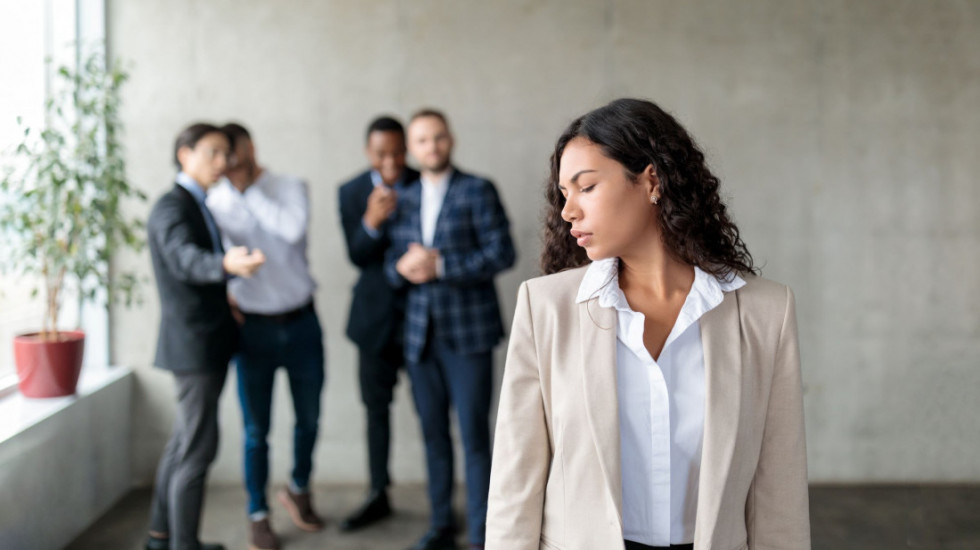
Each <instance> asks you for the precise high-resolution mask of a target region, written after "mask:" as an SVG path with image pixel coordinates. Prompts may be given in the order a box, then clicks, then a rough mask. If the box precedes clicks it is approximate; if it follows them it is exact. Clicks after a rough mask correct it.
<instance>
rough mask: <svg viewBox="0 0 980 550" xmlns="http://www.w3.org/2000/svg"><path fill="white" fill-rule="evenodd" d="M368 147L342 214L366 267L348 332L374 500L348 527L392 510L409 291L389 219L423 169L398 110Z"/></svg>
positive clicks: (357, 261)
mask: <svg viewBox="0 0 980 550" xmlns="http://www.w3.org/2000/svg"><path fill="white" fill-rule="evenodd" d="M365 154H366V155H367V158H368V161H369V162H370V164H371V168H370V169H369V170H367V171H365V172H363V173H362V174H360V175H359V176H357V177H355V178H354V179H352V180H350V181H348V182H347V183H345V184H343V185H342V186H341V187H340V191H339V199H340V200H339V202H340V219H341V223H342V225H343V227H344V238H345V239H346V242H347V255H348V256H350V260H351V262H353V263H354V265H356V266H357V267H358V268H360V270H361V275H360V277H359V278H358V280H357V284H356V285H355V286H354V296H353V299H352V300H351V307H350V316H349V317H348V320H347V337H348V338H350V339H351V341H353V342H354V343H355V344H357V348H358V376H359V378H360V385H361V401H362V402H363V403H364V406H365V407H366V408H367V440H368V469H369V471H370V475H371V490H370V492H369V493H368V498H367V501H365V502H364V504H363V505H362V506H361V507H360V508H358V509H357V510H356V511H355V512H354V513H352V514H351V515H350V516H349V517H347V518H346V519H344V521H343V522H341V524H340V528H341V530H343V531H353V530H355V529H359V528H361V527H365V526H367V525H370V524H372V523H374V522H375V521H378V520H380V519H382V518H385V517H387V516H389V515H391V506H390V505H389V502H388V492H387V489H388V485H389V484H390V483H391V478H390V476H389V474H388V456H389V448H390V442H391V420H390V418H391V414H390V407H391V401H392V393H393V391H394V388H395V384H396V383H397V382H398V369H399V368H401V366H402V365H403V364H404V362H405V360H404V354H403V352H402V345H401V340H402V338H401V336H402V334H401V333H402V317H403V316H404V310H405V297H404V292H402V291H396V290H395V289H393V288H391V287H390V286H389V285H388V282H387V281H386V280H385V276H384V269H383V268H384V258H385V252H386V251H387V250H388V247H389V246H390V245H391V238H390V237H389V235H388V223H387V221H388V218H389V217H390V216H391V214H392V213H393V212H394V210H395V205H396V204H397V198H398V193H399V192H400V191H401V190H403V189H404V188H405V187H406V186H407V185H411V184H414V183H415V182H416V181H417V180H418V178H419V174H418V172H416V171H415V170H412V169H410V168H407V167H406V166H405V130H404V128H403V127H402V125H401V123H400V122H398V121H397V120H395V119H393V118H391V117H379V118H377V119H375V120H374V121H373V122H371V124H370V126H368V130H367V142H366V146H365Z"/></svg>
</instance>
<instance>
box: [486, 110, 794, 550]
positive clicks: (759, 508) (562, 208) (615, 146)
mask: <svg viewBox="0 0 980 550" xmlns="http://www.w3.org/2000/svg"><path fill="white" fill-rule="evenodd" d="M551 165H552V167H551V178H550V181H549V186H548V188H547V197H548V203H549V206H548V213H547V222H546V223H547V227H546V231H545V234H546V238H545V250H544V252H543V255H542V264H543V267H544V271H545V272H546V273H548V274H549V275H546V276H544V277H540V278H537V279H532V280H529V281H527V282H525V283H524V284H522V285H521V287H520V291H519V293H518V301H517V310H516V313H515V316H514V324H513V329H512V331H511V335H510V345H509V349H508V353H507V362H506V367H505V369H504V377H503V386H502V389H501V395H500V405H499V410H498V415H497V426H496V431H495V435H494V439H495V442H494V452H493V467H492V474H491V481H490V500H489V507H488V513H487V538H486V548H487V549H492V550H523V549H527V550H530V549H538V548H544V549H564V550H578V549H581V550H609V549H616V550H620V549H624V548H625V549H627V550H631V549H634V548H636V549H649V548H666V547H679V548H691V547H693V548H694V549H695V550H742V549H746V548H748V549H759V550H762V549H766V550H770V549H777V548H780V549H808V548H810V529H809V511H808V497H807V477H806V448H805V436H804V425H803V398H802V388H801V379H800V367H799V351H798V347H797V329H796V313H795V309H794V301H793V294H792V292H791V291H790V289H789V288H788V287H786V286H783V285H780V284H778V283H774V282H771V281H767V280H765V279H762V278H760V277H757V276H756V275H755V271H756V270H755V268H754V266H753V263H752V257H751V255H750V254H749V253H748V250H747V249H746V247H745V245H744V243H743V242H742V240H741V239H740V238H739V233H738V229H737V227H736V226H735V224H734V223H733V222H732V221H731V219H730V218H729V217H728V215H727V213H726V209H725V206H724V204H723V203H722V202H721V200H720V198H719V195H718V186H719V181H718V179H717V178H716V177H715V176H714V175H712V174H711V172H710V171H709V169H708V167H707V166H706V164H705V162H704V155H703V154H702V153H701V151H700V150H699V149H698V148H697V146H696V145H695V143H694V142H693V140H692V139H691V138H690V136H689V135H688V134H687V132H686V131H685V130H684V129H683V128H682V127H681V126H680V124H678V122H677V121H676V120H675V119H674V118H673V117H671V116H670V115H669V114H667V113H666V112H664V111H663V110H661V109H660V108H659V107H658V106H656V105H655V104H653V103H650V102H647V101H641V100H631V99H622V100H617V101H614V102H613V103H610V104H609V105H607V106H605V107H602V108H599V109H596V110H594V111H592V112H590V113H588V114H586V115H584V116H583V117H581V118H579V119H577V120H576V121H574V122H573V123H572V124H571V125H570V126H569V128H568V129H567V130H566V131H565V132H564V133H563V134H562V136H561V137H560V138H559V140H558V143H557V145H556V147H555V152H554V155H553V156H552V159H551ZM590 261H591V262H590ZM634 321H636V323H634ZM627 324H632V325H631V326H629V327H627ZM646 380H649V381H650V384H649V386H647V385H646V384H645V383H644V381H646ZM637 381H640V383H639V384H637V383H636V382H637ZM637 395H640V396H641V397H642V399H640V400H637V397H636V396H637ZM657 396H661V397H663V398H662V399H659V398H657ZM692 396H693V397H692ZM658 399H659V400H658ZM648 402H649V403H650V404H649V405H643V406H640V407H637V403H644V404H645V403H648ZM668 417H669V418H668ZM637 427H639V428H637ZM636 449H639V450H636ZM634 450H636V451H634ZM624 488H625V491H624ZM650 503H653V504H650ZM631 537H632V539H633V540H627V539H630V538H631ZM644 541H646V542H644ZM657 541H661V542H660V543H658V542H657Z"/></svg>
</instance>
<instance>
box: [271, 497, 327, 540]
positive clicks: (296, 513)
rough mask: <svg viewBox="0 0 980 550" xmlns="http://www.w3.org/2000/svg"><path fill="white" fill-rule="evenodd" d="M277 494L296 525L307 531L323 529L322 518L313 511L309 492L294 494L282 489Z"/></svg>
mask: <svg viewBox="0 0 980 550" xmlns="http://www.w3.org/2000/svg"><path fill="white" fill-rule="evenodd" d="M277 496H278V497H279V502H281V503H282V505H283V506H285V507H286V511H287V512H289V517H291V518H292V519H293V523H295V524H296V527H299V528H300V529H302V530H304V531H309V532H314V531H319V530H320V529H323V520H322V519H320V516H318V515H316V512H314V511H313V500H312V495H311V494H310V493H309V492H306V493H303V494H300V495H296V494H293V492H292V491H290V490H289V489H283V490H281V491H279V494H278V495H277Z"/></svg>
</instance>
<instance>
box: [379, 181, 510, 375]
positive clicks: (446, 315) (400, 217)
mask: <svg viewBox="0 0 980 550" xmlns="http://www.w3.org/2000/svg"><path fill="white" fill-rule="evenodd" d="M421 206H422V186H421V185H411V186H409V187H408V188H407V189H405V190H404V191H403V193H402V195H401V196H400V197H399V198H398V207H397V209H396V211H395V213H394V214H393V215H392V217H391V218H390V219H389V222H388V223H389V226H388V228H389V233H388V234H389V235H390V237H391V247H390V248H389V249H388V251H387V254H386V256H385V276H386V277H387V278H388V282H389V283H390V284H391V285H392V286H394V287H395V288H402V287H407V291H406V292H407V294H406V304H405V358H406V359H407V360H408V361H411V362H418V361H419V359H420V358H421V356H422V351H423V350H424V349H425V343H426V336H427V334H428V333H429V323H430V322H431V323H432V324H433V326H432V334H433V336H434V337H435V338H439V339H440V340H441V341H443V342H446V343H448V344H449V346H450V347H452V348H453V350H454V351H456V352H457V353H480V352H486V351H490V350H491V349H493V347H494V346H495V345H497V343H498V342H499V341H500V338H501V337H502V336H503V334H504V328H503V322H502V321H501V319H500V305H499V303H498V302H497V289H496V288H495V287H494V283H493V278H494V276H495V275H496V274H497V273H500V272H501V271H503V270H505V269H508V268H510V267H511V266H513V265H514V261H515V260H516V258H517V254H516V252H515V251H514V242H513V240H512V239H511V236H510V222H509V221H508V220H507V214H506V213H505V212H504V207H503V205H502V204H501V203H500V197H499V196H498V195H497V189H496V188H495V187H494V185H493V183H492V182H490V181H489V180H486V179H484V178H481V177H478V176H473V175H470V174H466V173H464V172H460V171H459V170H455V169H454V170H453V174H452V176H451V177H450V179H449V186H448V188H447V189H446V198H445V199H444V200H443V203H442V210H440V211H439V218H438V221H437V222H436V231H435V235H434V237H433V241H432V245H433V248H436V249H438V250H439V254H440V255H441V256H442V258H443V268H444V269H443V276H442V277H441V278H439V279H436V280H433V281H431V282H429V283H425V284H421V285H413V284H411V283H409V282H408V281H407V280H405V279H404V278H403V277H402V276H401V275H399V274H398V272H397V271H396V270H395V264H396V263H397V262H398V259H399V258H401V256H402V254H404V253H405V252H406V251H407V250H408V245H409V243H413V242H415V243H421V242H422V224H421V212H420V210H421Z"/></svg>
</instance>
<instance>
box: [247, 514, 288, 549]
mask: <svg viewBox="0 0 980 550" xmlns="http://www.w3.org/2000/svg"><path fill="white" fill-rule="evenodd" d="M249 524H250V525H249V529H250V531H251V532H250V533H249V537H248V547H249V548H250V549H251V550H279V548H280V546H279V537H277V536H276V534H275V533H274V532H273V531H272V525H270V524H269V518H263V519H260V520H258V521H251V522H249Z"/></svg>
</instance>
